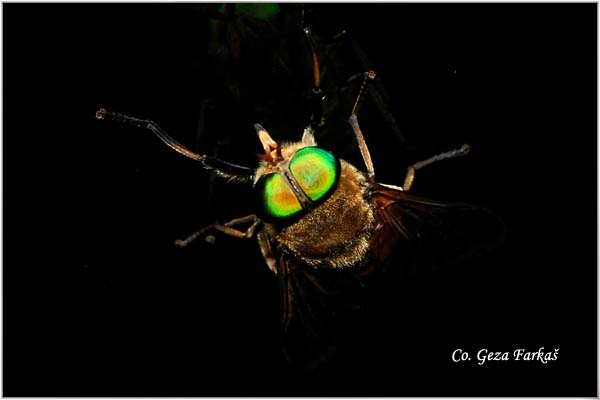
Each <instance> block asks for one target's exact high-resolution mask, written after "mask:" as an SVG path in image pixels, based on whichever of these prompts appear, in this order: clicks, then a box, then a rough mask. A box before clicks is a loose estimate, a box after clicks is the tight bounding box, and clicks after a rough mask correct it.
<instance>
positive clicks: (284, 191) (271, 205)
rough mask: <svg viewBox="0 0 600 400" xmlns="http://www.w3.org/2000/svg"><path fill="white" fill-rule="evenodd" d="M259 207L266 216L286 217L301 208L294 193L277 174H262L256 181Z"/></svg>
mask: <svg viewBox="0 0 600 400" xmlns="http://www.w3.org/2000/svg"><path fill="white" fill-rule="evenodd" d="M255 190H256V192H257V193H258V196H259V199H258V200H259V201H258V202H259V204H258V206H259V208H260V209H261V211H262V214H263V216H266V217H268V218H288V217H291V216H293V215H294V214H296V213H298V212H299V211H301V210H302V206H301V205H300V202H299V201H298V199H297V198H296V195H295V194H294V192H293V191H292V189H290V186H289V185H288V183H287V181H286V180H285V179H284V178H283V177H282V176H281V175H279V174H267V175H263V176H262V177H261V178H260V179H259V180H258V182H257V183H256V186H255Z"/></svg>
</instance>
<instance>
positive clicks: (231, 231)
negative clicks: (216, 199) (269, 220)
mask: <svg viewBox="0 0 600 400" xmlns="http://www.w3.org/2000/svg"><path fill="white" fill-rule="evenodd" d="M248 222H252V225H250V227H249V228H248V229H247V230H246V231H240V230H239V229H235V228H232V227H233V226H236V225H240V224H244V223H248ZM261 222H262V221H261V220H260V219H258V217H257V216H256V215H254V214H251V215H246V216H245V217H240V218H235V219H232V220H231V221H227V222H225V223H224V224H219V223H214V224H211V225H208V226H205V227H204V228H202V229H200V230H198V231H196V232H194V233H192V234H191V235H189V236H188V237H186V238H185V239H177V240H176V241H175V244H176V245H177V246H179V247H185V246H187V245H188V244H190V243H191V242H193V241H194V240H196V239H198V238H199V237H201V236H206V240H207V241H208V242H213V241H214V240H215V237H214V235H212V234H211V231H213V230H217V231H219V232H223V233H225V234H227V235H229V236H233V237H236V238H239V239H246V238H248V239H249V238H252V237H254V232H255V231H256V228H257V227H258V226H259V225H260V224H261Z"/></svg>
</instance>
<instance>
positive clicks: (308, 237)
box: [96, 30, 475, 364]
mask: <svg viewBox="0 0 600 400" xmlns="http://www.w3.org/2000/svg"><path fill="white" fill-rule="evenodd" d="M306 33H307V36H308V37H309V40H310V36H309V34H310V31H309V30H307V31H306ZM312 52H313V60H314V63H313V69H314V74H315V89H314V91H315V93H318V92H319V68H318V60H317V57H316V53H315V52H314V48H313V51H312ZM375 79H376V74H375V72H373V71H368V72H365V73H364V74H363V83H362V86H361V88H360V90H359V93H358V95H357V97H356V101H355V102H354V106H353V108H352V110H351V111H350V113H349V123H350V126H351V128H352V132H353V133H354V137H355V139H356V143H357V145H358V148H359V150H360V153H361V155H362V161H363V163H364V166H360V167H357V166H355V165H352V164H350V163H349V162H347V161H345V160H343V159H340V158H338V157H336V155H335V153H334V152H332V151H330V150H329V149H325V148H321V147H319V146H318V143H317V141H316V139H315V130H316V129H317V126H318V118H312V119H311V122H310V123H309V124H308V125H307V126H306V128H305V129H304V131H303V132H302V134H301V135H300V134H299V135H298V136H299V139H300V140H298V141H296V142H278V141H276V140H275V139H274V138H272V137H271V135H270V134H269V133H268V131H267V130H266V129H265V127H263V126H262V125H260V124H255V130H256V133H257V136H258V139H259V141H260V143H261V145H262V149H263V150H264V153H263V154H260V155H259V160H258V165H257V166H256V167H255V168H248V167H245V166H240V165H237V164H233V163H230V162H226V161H223V160H221V159H219V158H216V157H212V156H208V155H204V154H198V153H195V152H193V151H191V150H189V149H188V148H186V147H185V146H183V145H181V144H180V143H178V142H177V141H176V140H174V139H173V138H172V137H171V136H170V135H168V134H167V133H166V132H165V131H164V130H163V129H161V128H160V127H159V126H158V125H157V124H156V123H154V122H153V121H151V120H147V119H139V118H135V117H131V116H128V115H125V114H120V113H117V112H112V111H108V110H106V109H100V110H99V111H98V112H97V114H96V117H97V118H98V119H108V120H114V121H118V122H123V123H127V124H130V125H133V126H136V127H140V128H147V129H149V130H150V131H152V132H153V133H154V134H156V136H158V138H160V139H161V140H162V141H163V142H164V143H165V144H167V145H168V146H170V147H171V148H172V149H174V150H175V151H177V152H179V153H181V154H183V155H184V156H186V157H189V158H191V159H194V160H196V161H200V162H201V163H202V164H203V165H204V167H206V168H207V169H209V170H212V171H214V172H215V173H216V174H217V175H218V176H220V177H222V178H226V179H229V180H235V181H239V182H245V183H248V184H251V185H252V187H253V191H254V196H255V203H254V204H255V212H254V213H252V214H249V215H246V216H242V217H239V218H235V219H232V220H230V221H228V222H225V223H214V224H211V225H209V226H206V227H204V228H202V229H200V230H198V231H196V232H194V233H193V234H192V235H190V236H188V237H187V238H185V239H183V240H178V241H177V242H176V244H177V245H178V246H181V247H183V246H187V245H188V244H190V243H191V242H192V241H194V240H196V239H198V238H205V239H206V240H208V241H211V240H214V238H215V236H214V235H215V233H217V232H219V233H222V234H225V235H229V236H232V237H235V238H239V239H253V240H256V241H257V243H258V247H259V249H260V251H261V253H262V256H263V258H264V261H265V264H266V265H267V267H268V268H269V269H270V270H271V271H272V272H273V274H275V275H276V276H277V277H278V280H279V282H280V293H281V296H280V298H281V306H282V307H281V309H282V327H283V331H284V333H285V334H286V335H287V336H286V337H287V338H296V339H297V340H300V341H302V342H303V344H302V345H300V346H297V347H296V348H295V349H294V346H290V345H289V343H290V342H293V341H294V340H296V339H289V341H288V343H287V344H288V345H286V352H287V354H288V356H289V358H291V359H300V362H302V363H311V364H314V363H315V362H319V361H321V360H325V359H327V358H328V357H329V355H330V354H331V352H332V351H333V349H334V348H335V346H334V345H333V344H332V343H333V342H334V341H335V336H336V333H335V332H334V328H333V326H334V325H335V324H334V323H333V322H332V321H333V319H334V314H335V317H339V315H340V314H342V313H340V312H339V311H340V310H341V309H343V308H344V306H341V304H358V303H360V300H359V299H357V298H353V296H354V295H355V294H356V293H358V292H359V291H360V288H361V287H362V285H363V279H364V278H365V277H368V276H369V275H371V274H372V273H373V272H376V271H379V270H380V267H381V266H382V265H384V264H385V263H386V261H387V260H388V259H389V258H390V256H391V255H392V253H393V252H394V251H395V249H396V248H397V247H398V244H399V243H405V242H410V241H412V240H420V239H422V236H423V235H424V234H427V232H426V230H425V227H427V226H435V225H436V223H437V221H438V219H439V218H438V216H439V215H443V214H444V213H448V212H449V211H450V210H453V211H454V212H455V214H456V212H458V213H459V214H460V213H461V212H469V211H471V210H474V209H475V208H472V207H469V206H464V205H453V204H447V203H444V202H440V201H435V200H430V199H426V198H421V197H417V196H413V195H411V194H409V192H410V190H411V187H412V185H413V182H414V180H415V176H416V172H417V171H418V170H420V169H422V168H424V167H426V166H428V165H431V164H433V163H437V162H439V161H442V160H447V159H451V158H456V157H461V156H464V155H466V154H468V153H469V150H470V147H469V146H468V145H466V144H465V145H462V146H461V147H459V148H457V149H454V150H450V151H447V152H444V153H441V154H438V155H435V156H433V157H430V158H428V159H426V160H423V161H420V162H417V163H415V164H412V165H411V166H409V167H408V170H407V173H406V176H405V178H404V182H403V184H402V186H398V185H395V184H391V183H381V182H378V181H377V180H376V178H375V167H374V163H373V161H372V159H371V155H370V152H369V148H368V145H367V142H366V140H365V137H364V135H363V133H362V130H361V128H360V125H359V121H358V114H359V110H360V108H361V104H362V102H363V100H364V98H365V93H366V91H367V89H368V86H369V84H370V82H372V81H373V80H375ZM315 115H318V113H315ZM362 167H364V171H362V170H361V169H360V168H362ZM434 230H435V228H434ZM349 308H352V307H349ZM337 332H339V331H337ZM298 338H301V339H298ZM284 342H285V339H284ZM315 360H316V361H315Z"/></svg>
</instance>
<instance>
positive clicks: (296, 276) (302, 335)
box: [278, 256, 363, 369]
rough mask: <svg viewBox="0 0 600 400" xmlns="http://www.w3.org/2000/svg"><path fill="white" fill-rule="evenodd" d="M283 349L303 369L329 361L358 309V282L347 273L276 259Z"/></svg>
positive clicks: (360, 293)
mask: <svg viewBox="0 0 600 400" xmlns="http://www.w3.org/2000/svg"><path fill="white" fill-rule="evenodd" d="M278 269H279V271H278V276H279V282H280V291H281V310H282V329H283V347H284V351H285V354H286V357H287V358H288V360H289V361H290V362H291V363H292V364H294V365H296V366H298V367H300V368H303V369H315V368H318V367H319V366H320V365H322V364H324V363H326V362H328V361H330V360H331V359H332V358H333V356H334V354H335V353H336V350H337V348H338V346H339V345H340V344H341V340H340V339H341V338H347V337H348V335H347V333H348V332H349V331H350V330H351V329H349V328H350V326H351V325H350V324H351V323H353V322H356V320H357V318H358V315H359V314H358V313H359V311H361V307H362V289H363V285H362V282H361V280H360V279H359V278H358V277H357V276H356V275H355V273H354V272H353V271H351V270H348V269H346V270H339V269H336V270H328V269H315V268H313V267H310V266H307V265H305V264H303V263H302V262H300V261H298V260H294V259H292V258H289V257H286V256H280V258H279V263H278Z"/></svg>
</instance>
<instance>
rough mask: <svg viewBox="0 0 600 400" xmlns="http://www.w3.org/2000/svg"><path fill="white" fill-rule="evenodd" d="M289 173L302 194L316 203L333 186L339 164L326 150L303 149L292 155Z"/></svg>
mask: <svg viewBox="0 0 600 400" xmlns="http://www.w3.org/2000/svg"><path fill="white" fill-rule="evenodd" d="M290 171H291V172H292V175H294V178H296V180H297V181H298V184H299V185H300V187H301V188H302V190H303V191H304V193H306V195H307V196H308V197H309V198H310V199H311V200H312V201H317V200H319V199H321V198H323V196H325V195H327V194H328V193H330V191H331V190H332V189H333V187H334V186H335V183H336V182H337V179H338V176H339V174H340V163H339V160H338V159H337V158H335V157H334V156H333V154H331V153H330V152H328V151H327V150H323V149H320V148H318V147H304V148H302V149H300V150H298V151H297V152H296V154H294V157H293V158H292V161H291V162H290Z"/></svg>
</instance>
